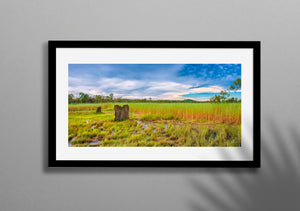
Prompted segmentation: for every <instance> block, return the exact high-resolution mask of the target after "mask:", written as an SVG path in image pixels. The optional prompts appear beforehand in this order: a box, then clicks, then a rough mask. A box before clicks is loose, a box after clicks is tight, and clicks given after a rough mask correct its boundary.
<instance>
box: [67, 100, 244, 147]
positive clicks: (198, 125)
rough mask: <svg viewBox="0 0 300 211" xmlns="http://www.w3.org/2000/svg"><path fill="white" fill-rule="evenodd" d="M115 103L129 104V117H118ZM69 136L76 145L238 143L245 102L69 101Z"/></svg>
mask: <svg viewBox="0 0 300 211" xmlns="http://www.w3.org/2000/svg"><path fill="white" fill-rule="evenodd" d="M115 104H117V105H124V104H127V105H129V112H130V113H129V119H128V120H125V121H116V122H115V121H114V105H115ZM99 106H101V108H102V113H96V109H97V107H99ZM68 138H69V146H71V147H105V146H107V147H136V146H141V147H171V146H172V147H204V146H206V147H212V146H215V147H218V146H219V147H239V146H241V104H240V103H219V104H211V103H100V104H95V103H93V104H87V103H84V104H69V137H68Z"/></svg>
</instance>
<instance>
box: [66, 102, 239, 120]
mask: <svg viewBox="0 0 300 211" xmlns="http://www.w3.org/2000/svg"><path fill="white" fill-rule="evenodd" d="M115 104H118V105H123V104H128V105H129V111H130V112H133V113H137V114H144V115H145V117H144V118H145V119H146V118H156V119H164V118H168V119H177V120H197V121H218V122H224V123H236V124H239V123H241V104H240V103H219V104H217V103H216V104H211V103H100V104H70V105H69V112H72V111H92V110H95V109H96V108H97V107H98V106H101V107H102V108H103V109H106V110H110V111H113V109H114V108H113V106H114V105H115ZM149 114H151V115H152V116H151V115H149Z"/></svg>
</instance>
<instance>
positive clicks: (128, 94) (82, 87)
mask: <svg viewBox="0 0 300 211" xmlns="http://www.w3.org/2000/svg"><path fill="white" fill-rule="evenodd" d="M237 78H241V65H240V64H69V90H68V91H69V94H74V95H75V96H78V94H79V92H84V93H87V94H89V95H105V96H107V95H109V94H110V93H113V94H114V96H115V97H122V98H129V99H142V98H149V97H151V98H152V99H170V100H171V99H176V100H183V99H193V100H198V101H205V100H209V98H210V97H212V96H213V95H215V94H217V93H219V92H220V91H221V90H224V89H228V88H229V86H230V85H231V84H232V82H233V81H234V80H236V79H237ZM232 96H233V97H238V98H240V96H241V94H240V92H237V93H232Z"/></svg>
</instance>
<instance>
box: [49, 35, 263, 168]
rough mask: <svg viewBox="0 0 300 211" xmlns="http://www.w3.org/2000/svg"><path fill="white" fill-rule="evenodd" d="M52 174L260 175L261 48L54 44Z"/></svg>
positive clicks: (251, 44)
mask: <svg viewBox="0 0 300 211" xmlns="http://www.w3.org/2000/svg"><path fill="white" fill-rule="evenodd" d="M49 167H252V168H253V167H256V168H257V167H260V42H258V41H236V42H232V41H230V42H229V41H228V42H227V41H224V42H220V41H216V42H214V41H209V42H207V41H203V42H202V41H49Z"/></svg>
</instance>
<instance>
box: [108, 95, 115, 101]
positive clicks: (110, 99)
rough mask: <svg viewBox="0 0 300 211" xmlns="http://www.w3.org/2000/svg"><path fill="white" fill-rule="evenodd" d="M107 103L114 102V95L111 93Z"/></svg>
mask: <svg viewBox="0 0 300 211" xmlns="http://www.w3.org/2000/svg"><path fill="white" fill-rule="evenodd" d="M109 101H110V102H113V101H114V94H113V93H111V94H109Z"/></svg>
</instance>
